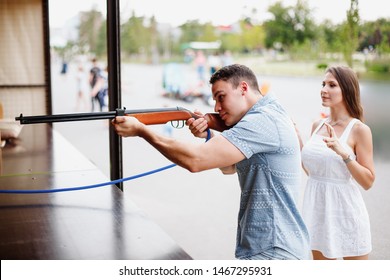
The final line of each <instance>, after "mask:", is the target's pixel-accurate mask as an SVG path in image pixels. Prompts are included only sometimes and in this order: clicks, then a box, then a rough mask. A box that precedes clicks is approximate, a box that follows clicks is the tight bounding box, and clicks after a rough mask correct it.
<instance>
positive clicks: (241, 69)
mask: <svg viewBox="0 0 390 280" xmlns="http://www.w3.org/2000/svg"><path fill="white" fill-rule="evenodd" d="M220 80H222V81H226V82H229V83H230V84H231V85H232V86H233V87H234V88H237V87H238V85H239V84H240V82H241V81H243V80H245V81H246V82H247V83H248V84H249V86H250V87H251V88H253V89H257V90H258V89H259V85H258V83H257V78H256V75H255V74H254V73H253V71H252V70H251V69H250V68H249V67H247V66H245V65H242V64H232V65H228V66H225V67H222V68H221V69H219V70H218V71H217V72H215V73H214V74H213V75H212V76H211V78H210V84H214V83H215V82H217V81H220Z"/></svg>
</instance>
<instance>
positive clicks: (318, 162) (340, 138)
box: [302, 67, 375, 260]
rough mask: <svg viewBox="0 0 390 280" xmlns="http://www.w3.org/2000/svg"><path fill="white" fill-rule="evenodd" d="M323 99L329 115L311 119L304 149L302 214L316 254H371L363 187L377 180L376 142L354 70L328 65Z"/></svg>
mask: <svg viewBox="0 0 390 280" xmlns="http://www.w3.org/2000/svg"><path fill="white" fill-rule="evenodd" d="M321 99H322V106H324V107H328V108H329V110H330V114H329V117H328V118H326V119H321V120H319V121H316V122H314V123H313V126H312V136H311V138H310V139H309V141H308V142H307V143H306V145H305V146H303V148H302V163H303V167H304V169H305V171H306V173H307V175H308V181H307V186H306V190H305V196H304V202H303V218H304V220H305V222H306V225H307V227H308V229H309V233H310V238H311V250H312V254H313V259H315V260H319V259H337V258H343V259H368V254H369V253H370V251H371V233H370V221H369V217H368V213H367V210H366V207H365V204H364V201H363V198H362V196H361V193H360V190H359V188H360V187H362V188H363V189H364V190H368V189H370V188H371V186H372V184H373V182H374V180H375V173H374V162H373V143H372V134H371V130H370V128H369V127H368V126H367V125H366V124H364V123H363V109H362V106H361V104H360V89H359V82H358V79H357V76H356V74H355V73H354V72H353V71H352V69H350V68H348V67H331V68H329V69H327V71H326V73H325V79H324V81H323V83H322V90H321Z"/></svg>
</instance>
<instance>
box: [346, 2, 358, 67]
mask: <svg viewBox="0 0 390 280" xmlns="http://www.w3.org/2000/svg"><path fill="white" fill-rule="evenodd" d="M358 2H359V1H358V0H351V5H350V8H349V10H348V11H347V20H346V22H345V24H344V30H343V34H342V38H343V39H344V42H346V43H345V44H343V55H344V59H345V61H346V62H347V64H348V65H349V66H350V67H352V65H353V58H352V55H353V53H354V52H355V51H356V50H357V48H358V46H359V41H358V39H359V38H358V36H359V21H360V17H359V3H358Z"/></svg>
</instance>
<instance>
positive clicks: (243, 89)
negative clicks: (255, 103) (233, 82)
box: [240, 81, 249, 95]
mask: <svg viewBox="0 0 390 280" xmlns="http://www.w3.org/2000/svg"><path fill="white" fill-rule="evenodd" d="M248 89H249V85H248V83H247V82H245V81H241V83H240V90H241V94H242V95H244V94H245V93H246V92H247V91H248Z"/></svg>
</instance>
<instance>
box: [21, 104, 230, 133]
mask: <svg viewBox="0 0 390 280" xmlns="http://www.w3.org/2000/svg"><path fill="white" fill-rule="evenodd" d="M116 116H132V117H135V118H136V119H138V120H139V121H140V122H142V123H144V124H146V125H153V124H166V123H167V122H170V121H186V120H188V119H190V118H195V119H197V118H199V117H198V116H197V115H195V114H194V113H192V112H191V111H189V110H187V109H185V108H181V107H174V108H160V109H145V110H126V109H117V110H116V111H111V112H94V113H78V114H58V115H42V116H23V115H22V114H21V115H20V116H19V117H16V118H15V120H17V121H20V124H34V123H53V122H70V121H90V120H102V119H113V118H115V117H116ZM204 118H205V119H206V120H207V122H208V126H209V128H211V129H214V130H217V131H224V130H226V129H229V127H228V126H226V125H225V123H224V122H223V121H222V119H221V118H220V117H219V114H217V113H208V114H205V116H204Z"/></svg>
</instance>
